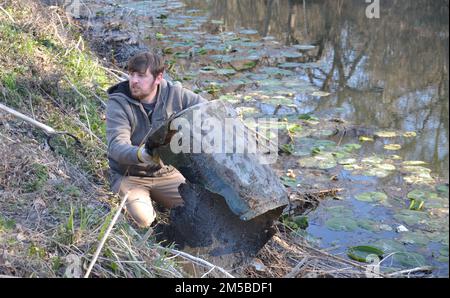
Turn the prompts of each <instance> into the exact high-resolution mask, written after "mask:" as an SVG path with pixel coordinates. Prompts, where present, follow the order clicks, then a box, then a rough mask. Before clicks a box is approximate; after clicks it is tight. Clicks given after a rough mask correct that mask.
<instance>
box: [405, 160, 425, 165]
mask: <svg viewBox="0 0 450 298" xmlns="http://www.w3.org/2000/svg"><path fill="white" fill-rule="evenodd" d="M402 164H403V165H405V166H422V165H426V164H427V163H426V162H424V161H421V160H405V161H404V162H403V163H402Z"/></svg>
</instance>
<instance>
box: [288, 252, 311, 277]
mask: <svg viewBox="0 0 450 298" xmlns="http://www.w3.org/2000/svg"><path fill="white" fill-rule="evenodd" d="M306 261H308V257H305V258H304V259H303V260H301V261H300V262H299V263H298V264H297V265H296V266H295V267H294V269H292V271H291V272H289V273H288V274H286V275H285V276H284V278H294V277H296V276H297V275H298V274H299V273H300V270H302V268H303V265H304V264H305V263H306Z"/></svg>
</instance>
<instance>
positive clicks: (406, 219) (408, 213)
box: [394, 210, 429, 226]
mask: <svg viewBox="0 0 450 298" xmlns="http://www.w3.org/2000/svg"><path fill="white" fill-rule="evenodd" d="M394 218H395V219H396V220H398V221H400V222H403V223H405V224H406V225H408V226H412V225H415V224H418V223H420V222H421V221H423V220H427V219H428V218H429V217H428V215H427V214H426V213H425V212H421V211H414V210H401V211H400V212H399V213H397V214H395V215H394Z"/></svg>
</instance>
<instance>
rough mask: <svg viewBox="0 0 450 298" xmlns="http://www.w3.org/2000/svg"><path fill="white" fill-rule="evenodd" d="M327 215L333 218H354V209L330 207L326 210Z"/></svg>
mask: <svg viewBox="0 0 450 298" xmlns="http://www.w3.org/2000/svg"><path fill="white" fill-rule="evenodd" d="M324 210H325V212H326V213H327V214H330V215H331V216H332V217H352V216H353V211H352V209H350V208H348V207H345V206H340V205H339V206H330V207H326V208H324Z"/></svg>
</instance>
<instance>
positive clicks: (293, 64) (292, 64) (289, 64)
mask: <svg viewBox="0 0 450 298" xmlns="http://www.w3.org/2000/svg"><path fill="white" fill-rule="evenodd" d="M300 66H302V64H301V63H297V62H286V63H281V64H279V65H278V67H282V68H297V67H300Z"/></svg>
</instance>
